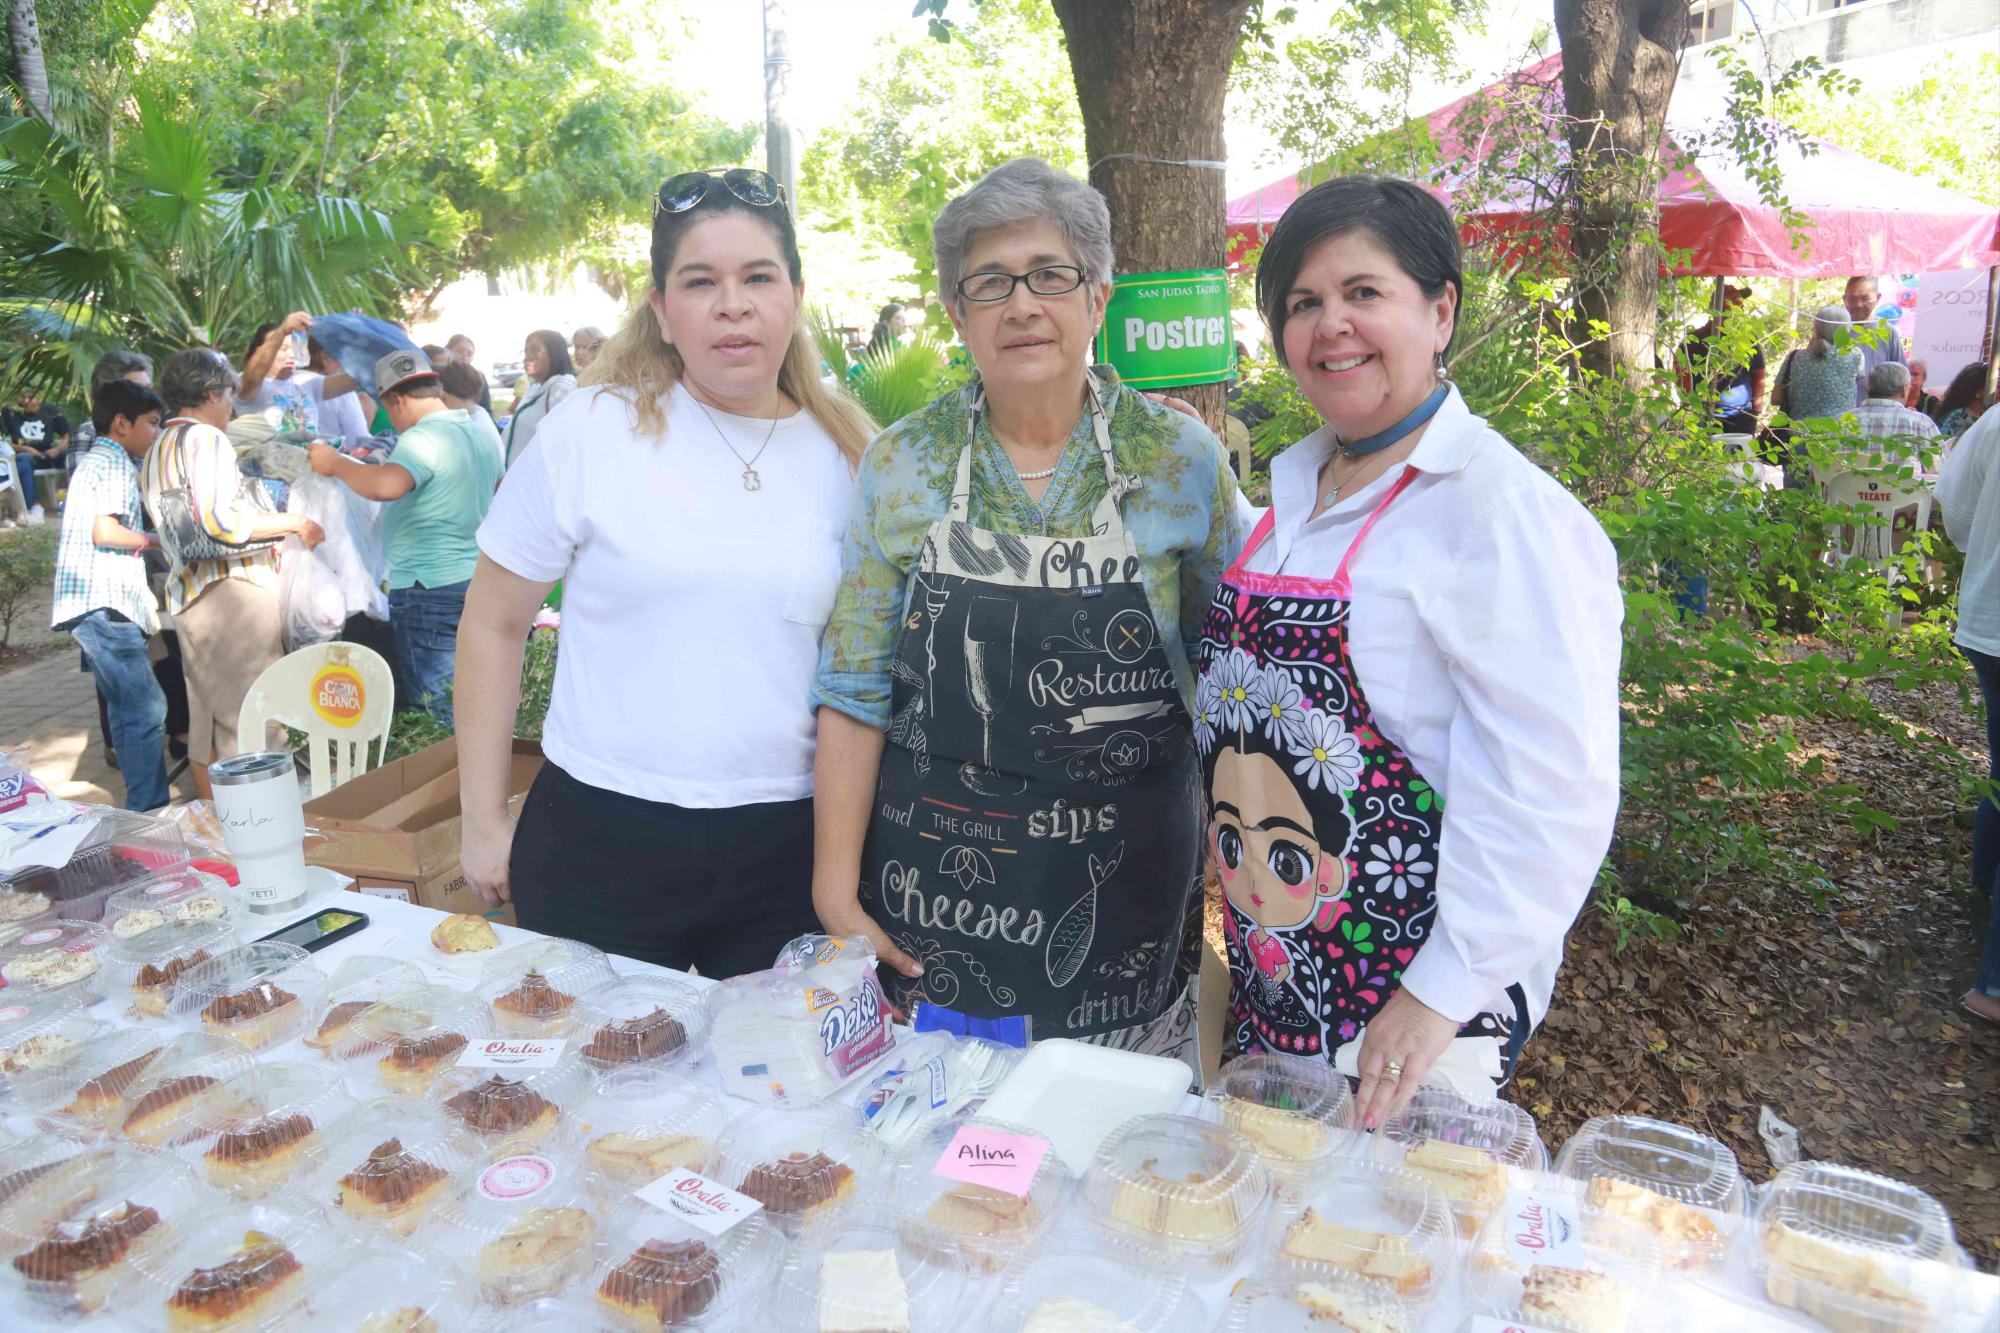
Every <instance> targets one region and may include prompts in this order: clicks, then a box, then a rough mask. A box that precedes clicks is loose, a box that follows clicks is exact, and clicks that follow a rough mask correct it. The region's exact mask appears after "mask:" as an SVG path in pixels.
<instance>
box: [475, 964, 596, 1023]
mask: <svg viewBox="0 0 2000 1333" xmlns="http://www.w3.org/2000/svg"><path fill="white" fill-rule="evenodd" d="M575 1003H576V997H575V996H574V995H566V994H564V993H563V992H562V991H559V990H557V989H556V988H555V987H554V986H552V985H550V984H549V979H548V978H547V977H545V976H543V975H542V974H541V973H540V972H538V971H536V970H535V969H533V968H529V969H528V974H527V975H526V976H524V977H522V978H521V984H520V985H518V986H516V987H514V989H513V990H510V991H508V992H507V993H506V994H504V995H502V996H500V997H499V998H498V999H496V1000H494V1001H493V1018H494V1021H495V1022H497V1023H499V1025H500V1030H501V1031H502V1032H505V1033H506V1034H507V1035H508V1036H510V1037H553V1036H557V1035H559V1034H560V1033H561V1032H562V1030H563V1027H564V1025H565V1024H567V1023H568V1022H569V1011H570V1008H571V1006H573V1005H574V1004H575Z"/></svg>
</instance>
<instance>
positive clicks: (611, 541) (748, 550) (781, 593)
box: [479, 388, 854, 809]
mask: <svg viewBox="0 0 2000 1333" xmlns="http://www.w3.org/2000/svg"><path fill="white" fill-rule="evenodd" d="M668 406H669V410H668V414H667V435H666V438H665V439H664V440H654V439H645V438H642V437H640V436H639V435H638V434H636V433H635V431H634V429H633V425H632V420H631V413H630V409H629V408H628V407H627V406H626V404H625V403H624V402H623V401H621V400H620V399H619V398H618V397H617V396H616V394H615V392H614V391H610V390H606V389H604V388H590V389H579V390H577V392H575V393H574V394H572V395H570V396H569V398H568V399H567V400H566V401H565V402H564V403H563V404H562V405H561V406H560V407H558V408H556V409H555V410H554V411H552V412H550V413H549V415H548V417H547V418H546V419H544V420H543V421H542V423H541V426H540V429H538V430H537V431H536V432H535V438H534V442H533V443H532V444H531V445H529V447H528V449H527V450H526V452H524V453H523V454H522V455H521V456H520V457H519V458H517V459H516V460H515V461H514V465H513V466H512V467H511V468H509V469H508V471H507V476H506V479H505V480H504V481H503V482H502V483H501V486H500V493H499V495H498V496H496V497H495V498H494V501H493V508H492V510H491V512H489V513H488V514H487V516H486V521H485V522H484V523H483V524H481V525H480V528H479V549H480V550H481V551H483V552H485V554H486V555H487V557H488V558H490V559H492V560H494V561H495V562H497V563H499V564H500V565H503V566H505V567H506V568H507V569H508V570H510V571H512V572H513V573H515V574H518V575H520V576H521V577H522V578H526V579H532V580H535V581H538V582H545V581H550V580H554V579H561V580H562V581H563V602H562V651H561V653H560V654H559V655H558V656H557V659H556V680H555V694H554V699H553V701H552V703H551V705H550V708H549V716H548V721H547V723H546V724H545V726H544V728H543V732H542V748H543V749H544V750H545V751H546V752H547V754H548V756H549V759H550V760H551V761H552V762H554V763H555V764H557V765H559V766H560V767H561V768H563V769H564V770H565V771H567V772H568V773H569V774H570V775H571V776H573V777H575V778H576V779H577V780H579V781H581V782H585V783H588V784H589V785H591V786H593V787H603V788H605V789H607V790H611V791H619V792H626V793H629V794H631V795H633V796H638V797H641V798H643V799H645V800H649V801H663V802H668V803H671V804H673V805H680V806H688V807H694V808H703V809H707V808H716V807H725V806H737V805H751V804H756V803H760V802H768V801H795V800H801V799H803V798H805V797H808V796H811V795H812V790H813V776H812V765H813V740H814V717H813V700H812V686H813V677H814V674H815V672H816V671H817V669H818V666H819V639H820V632H821V631H822V630H823V629H825V627H826V622H827V618H828V616H829V615H830V614H831V612H832V610H833V598H834V593H835V591H836V590H837V589H838V587H839V583H840V548H841V539H842V535H843V532H844V530H845V527H846V523H847V517H848V511H849V508H850V502H851V500H852V498H853V493H854V477H853V473H852V471H851V470H850V469H849V467H848V464H847V460H846V458H845V457H844V456H843V455H842V454H841V452H840V450H839V447H838V446H836V445H835V444H834V442H833V440H832V438H831V437H829V436H828V435H827V433H826V432H825V431H824V430H822V429H821V428H820V426H819V424H818V423H817V422H815V421H814V420H813V419H812V418H811V417H810V416H808V415H806V414H805V413H803V412H800V413H798V414H797V415H795V416H792V417H789V418H786V419H784V420H781V421H779V422H778V423H777V426H776V428H775V430H772V428H771V423H769V422H768V421H758V420H753V419H750V418H747V417H736V416H731V415H729V414H727V413H723V412H713V411H712V410H711V411H710V412H709V413H707V414H704V412H703V411H702V409H701V406H700V405H699V404H697V403H695V402H694V401H693V400H692V399H690V398H689V397H688V395H687V394H686V393H684V392H681V391H679V390H676V391H675V393H674V395H673V397H672V400H671V401H670V403H669V405H668ZM710 416H712V417H713V419H714V420H713V424H711V421H710ZM718 428H719V429H720V431H721V432H722V433H723V434H725V435H726V436H727V438H728V441H729V444H730V445H733V446H734V448H735V450H736V452H737V453H740V454H741V455H742V456H743V457H744V458H746V459H747V458H751V457H753V456H757V455H758V450H759V448H760V446H763V444H764V438H765V433H766V431H770V432H771V434H770V444H769V446H768V447H764V448H763V453H762V455H761V456H758V457H757V463H756V467H757V472H758V474H759V475H760V477H761V478H762V481H763V486H762V488H761V489H759V490H755V491H749V490H745V489H744V488H743V464H742V463H741V462H739V461H738V460H737V458H736V456H735V455H734V454H732V453H731V452H730V450H729V448H728V447H726V446H725V445H724V443H723V440H722V439H721V438H719V437H718V434H717V432H718Z"/></svg>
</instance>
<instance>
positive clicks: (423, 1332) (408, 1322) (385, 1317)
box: [355, 1305, 438, 1333]
mask: <svg viewBox="0 0 2000 1333" xmlns="http://www.w3.org/2000/svg"><path fill="white" fill-rule="evenodd" d="M355 1333H438V1321H437V1320H435V1319H433V1318H431V1317H430V1316H429V1315H428V1314H426V1313H424V1311H423V1310H422V1309H421V1308H419V1307H418V1306H414V1305H406V1306H404V1307H403V1308H402V1309H400V1310H391V1311H389V1313H387V1314H377V1315H370V1316H368V1318H366V1319H364V1320H362V1321H361V1323H360V1324H359V1325H358V1326H357V1327H356V1328H355Z"/></svg>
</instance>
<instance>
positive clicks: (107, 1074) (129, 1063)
mask: <svg viewBox="0 0 2000 1333" xmlns="http://www.w3.org/2000/svg"><path fill="white" fill-rule="evenodd" d="M165 1045H166V1037H165V1035H164V1034H162V1033H159V1032H152V1031H147V1030H146V1029H143V1028H113V1029H112V1030H111V1031H109V1032H106V1033H104V1034H103V1035H102V1036H99V1037H93V1038H91V1039H90V1040H88V1041H86V1042H84V1043H83V1045H81V1046H80V1047H78V1048H77V1049H76V1050H74V1051H72V1052H70V1053H69V1055H68V1056H67V1057H66V1058H64V1059H61V1060H58V1061H56V1062H55V1063H53V1064H47V1065H43V1066H41V1067H40V1068H36V1069H29V1070H24V1071H23V1072H21V1073H19V1074H16V1075H14V1077H13V1079H12V1080H11V1083H10V1086H11V1089H12V1092H13V1096H14V1104H15V1105H16V1106H17V1107H19V1108H20V1109H21V1110H23V1111H25V1112H27V1113H28V1114H30V1115H35V1116H40V1117H42V1118H43V1119H44V1120H46V1121H48V1122H50V1123H52V1124H57V1125H61V1126H64V1127H66V1128H70V1129H76V1130H98V1129H104V1128H107V1127H115V1125H116V1122H117V1117H118V1115H119V1113H120V1108H121V1106H122V1104H123V1102H124V1099H125V1094H126V1091H127V1090H128V1089H130V1088H131V1086H132V1084H133V1083H134V1082H135V1081H137V1080H138V1078H139V1077H140V1076H141V1075H142V1074H144V1073H145V1072H146V1070H147V1069H148V1068H149V1067H150V1066H151V1065H152V1064H153V1063H154V1061H155V1060H157V1059H158V1058H159V1055H160V1051H161V1048H162V1047H164V1046H165Z"/></svg>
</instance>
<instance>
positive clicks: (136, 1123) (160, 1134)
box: [124, 1074, 241, 1148]
mask: <svg viewBox="0 0 2000 1333" xmlns="http://www.w3.org/2000/svg"><path fill="white" fill-rule="evenodd" d="M240 1103H241V1099H240V1098H239V1097H238V1096H237V1095H236V1094H235V1093H234V1092H232V1091H231V1090H230V1089H229V1087H228V1085H226V1084H225V1083H223V1082H222V1080H221V1079H218V1078H216V1077H214V1076H213V1075H210V1074H184V1075H182V1076H181V1077H179V1078H170V1079H168V1080H167V1081H166V1082H164V1083H162V1084H160V1086H159V1087H157V1088H154V1089H153V1090H152V1091H150V1092H148V1093H147V1094H146V1095H145V1096H143V1097H141V1098H140V1099H139V1100H138V1101H136V1102H134V1103H132V1109H131V1110H129V1111H127V1112H126V1113H125V1124H124V1131H125V1137H126V1138H128V1139H130V1140H132V1142H134V1143H143V1144H145V1145H146V1146H147V1147H149V1148H162V1147H165V1146H166V1145H167V1144H169V1143H172V1142H174V1141H175V1139H176V1137H177V1136H178V1135H179V1134H181V1133H182V1132H183V1131H185V1130H186V1129H187V1127H188V1126H189V1125H191V1124H194V1123H196V1122H197V1121H208V1122H209V1123H214V1121H215V1120H217V1119H219V1118H221V1117H223V1116H227V1115H233V1114H235V1113H236V1111H237V1109H238V1107H239V1105H240Z"/></svg>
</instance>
